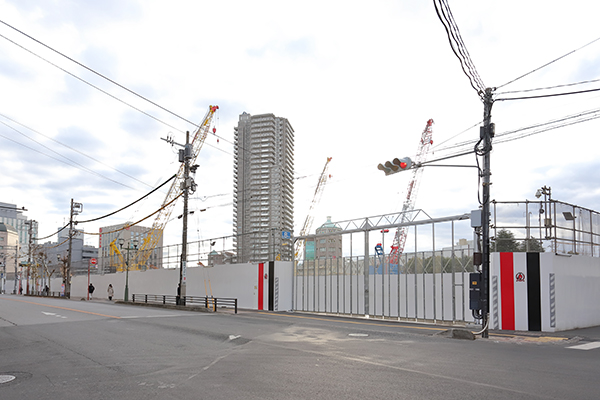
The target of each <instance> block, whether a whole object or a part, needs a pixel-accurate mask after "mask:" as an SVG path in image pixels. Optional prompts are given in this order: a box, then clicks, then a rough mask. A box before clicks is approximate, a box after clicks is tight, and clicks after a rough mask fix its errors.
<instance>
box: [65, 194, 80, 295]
mask: <svg viewBox="0 0 600 400" xmlns="http://www.w3.org/2000/svg"><path fill="white" fill-rule="evenodd" d="M82 211H83V204H81V203H76V202H74V201H73V199H71V213H70V218H69V251H68V253H67V268H66V271H65V275H66V276H65V277H64V279H65V297H68V298H71V261H72V254H71V253H72V250H73V236H74V235H75V232H74V230H73V216H75V215H79V213H81V212H82Z"/></svg>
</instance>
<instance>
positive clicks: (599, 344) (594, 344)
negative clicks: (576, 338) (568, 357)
mask: <svg viewBox="0 0 600 400" xmlns="http://www.w3.org/2000/svg"><path fill="white" fill-rule="evenodd" d="M598 347H600V342H591V343H584V344H578V345H577V346H569V347H567V349H575V350H592V349H597V348H598Z"/></svg>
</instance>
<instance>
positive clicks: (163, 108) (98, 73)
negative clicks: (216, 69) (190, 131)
mask: <svg viewBox="0 0 600 400" xmlns="http://www.w3.org/2000/svg"><path fill="white" fill-rule="evenodd" d="M0 23H2V24H4V25H6V26H7V27H9V28H11V29H13V30H15V31H16V32H18V33H20V34H21V35H23V36H25V37H27V38H29V39H31V40H33V41H34V42H36V43H38V44H40V45H41V46H44V47H45V48H47V49H48V50H50V51H52V52H54V53H56V54H58V55H60V56H62V57H64V58H66V59H67V60H69V61H71V62H73V63H75V64H77V65H79V66H80V67H82V68H84V69H86V70H87V71H89V72H91V73H93V74H95V75H97V76H99V77H101V78H103V79H105V80H107V81H108V82H110V83H112V84H113V85H115V86H117V87H119V88H121V89H123V90H125V91H126V92H128V93H131V94H133V95H134V96H136V97H138V98H140V99H142V100H144V101H146V102H148V103H150V104H152V105H153V106H155V107H158V108H160V109H161V110H163V111H165V112H167V113H169V114H171V115H173V116H174V117H177V118H179V119H181V120H182V121H185V122H187V123H188V124H190V125H192V126H195V127H196V128H200V125H199V124H197V123H195V122H192V121H190V120H189V119H187V118H184V117H182V116H181V115H179V114H177V113H175V112H173V111H171V110H169V109H168V108H166V107H163V106H161V105H160V104H158V103H156V102H154V101H152V100H150V99H148V98H147V97H145V96H142V95H141V94H139V93H137V92H135V91H133V90H131V89H129V88H127V87H125V86H123V85H121V84H120V83H118V82H116V81H115V80H113V79H111V78H109V77H107V76H106V75H103V74H101V73H100V72H98V71H96V70H94V69H92V68H90V67H88V66H86V65H85V64H82V63H80V62H79V61H77V60H75V59H73V58H71V57H69V56H67V55H66V54H64V53H61V52H60V51H58V50H56V49H54V48H52V47H50V46H49V45H47V44H45V43H43V42H41V41H40V40H38V39H36V38H34V37H33V36H31V35H28V34H27V33H25V32H23V31H21V30H19V29H17V28H15V27H14V26H12V25H10V24H8V23H6V22H4V21H2V20H0ZM0 37H2V38H4V39H6V40H8V41H9V42H11V43H13V44H14V45H16V46H18V47H20V48H22V49H23V50H25V51H27V52H29V53H31V54H33V55H34V56H36V57H38V58H40V59H42V60H44V61H46V62H47V63H49V64H51V65H53V66H54V67H56V68H58V69H60V70H61V71H63V72H65V73H67V74H69V75H71V76H72V77H74V78H76V79H78V80H80V81H82V82H84V83H86V84H88V85H90V86H92V87H93V88H95V89H97V90H99V91H101V92H102V93H104V94H106V95H108V96H110V97H112V98H113V99H115V100H117V101H119V102H121V103H123V104H125V105H127V106H129V107H131V108H133V109H135V110H136V111H139V112H141V113H142V114H144V115H146V116H148V117H150V118H152V119H154V120H156V121H157V122H160V123H162V124H165V125H167V126H169V127H170V128H172V129H175V130H176V131H178V132H181V133H185V132H183V131H181V130H179V129H177V128H175V127H173V126H171V125H169V124H168V123H166V122H164V121H161V120H160V119H158V118H156V117H154V116H152V115H150V114H148V113H146V112H144V111H142V110H140V109H138V108H136V107H134V106H132V105H130V104H128V103H126V102H124V101H123V100H121V99H119V98H117V97H115V96H113V95H111V94H110V93H107V92H105V91H104V90H102V89H100V88H98V87H96V86H94V85H93V84H91V83H89V82H87V81H85V80H83V79H81V78H79V77H77V76H76V75H73V74H71V73H70V72H68V71H66V70H65V69H63V68H61V67H59V66H57V65H56V64H53V63H52V62H50V61H48V60H46V59H45V58H43V57H41V56H39V55H37V54H35V53H34V52H32V51H30V50H28V49H26V48H25V47H23V46H21V45H20V44H18V43H16V42H14V41H12V40H10V39H8V38H7V37H5V36H3V35H0ZM211 134H212V135H213V136H215V137H217V138H219V139H221V140H223V141H225V142H227V143H229V144H232V145H233V142H231V141H229V140H228V139H226V138H224V137H222V136H219V135H217V134H216V133H211ZM211 147H214V146H211ZM215 148H216V147H215Z"/></svg>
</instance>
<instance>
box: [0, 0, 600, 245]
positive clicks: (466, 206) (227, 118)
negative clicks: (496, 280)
mask: <svg viewBox="0 0 600 400" xmlns="http://www.w3.org/2000/svg"><path fill="white" fill-rule="evenodd" d="M82 4H83V5H82ZM93 4H95V3H94V2H86V3H73V2H66V1H59V0H56V1H53V2H44V3H38V2H21V1H19V2H14V1H6V0H0V10H2V11H3V12H2V15H3V16H2V18H1V19H2V20H4V21H5V22H7V23H9V24H11V25H14V26H16V27H18V28H19V29H22V30H23V31H25V32H26V33H28V34H30V35H32V36H33V37H35V38H37V39H39V40H41V41H43V42H44V43H46V44H47V45H49V46H52V47H54V48H56V49H57V50H60V51H62V52H64V53H65V54H67V55H68V56H70V57H72V58H74V59H76V60H78V61H81V62H83V63H85V64H86V65H87V66H88V67H90V68H93V69H95V70H97V71H98V72H100V73H103V74H106V75H107V76H109V77H110V78H112V79H114V80H116V81H118V82H119V83H121V84H123V85H124V86H126V87H128V88H130V89H132V90H134V91H136V92H138V93H139V94H141V95H143V96H145V97H147V98H149V99H151V100H152V101H155V102H156V103H158V104H160V105H161V106H163V107H165V108H167V109H168V110H170V111H173V112H174V113H176V114H178V115H180V116H182V117H184V118H186V119H188V120H190V121H193V122H195V123H199V122H200V121H201V120H202V117H203V116H204V115H205V113H206V110H207V108H208V106H209V105H211V104H218V105H219V106H220V111H219V114H218V119H217V120H216V126H217V129H218V131H217V134H219V135H220V136H221V138H222V139H219V141H218V142H217V138H216V137H214V136H212V135H211V136H209V137H208V139H207V141H206V145H205V147H204V149H203V150H202V153H201V155H200V157H199V161H198V163H199V164H200V165H201V167H200V169H199V170H198V175H197V181H198V183H199V189H198V193H197V195H198V196H199V197H201V198H204V196H211V195H216V194H223V193H228V196H219V197H209V198H207V199H206V200H205V201H204V202H203V201H201V200H196V202H197V203H198V205H197V207H198V208H204V207H208V210H207V211H206V212H203V213H199V216H198V221H197V223H198V224H199V227H197V228H193V229H196V232H197V234H198V235H200V234H201V235H204V237H211V236H220V235H227V234H230V233H232V230H231V218H232V214H233V212H232V209H231V206H223V204H227V203H230V202H231V195H230V193H231V192H232V188H233V182H232V176H233V158H232V157H233V156H232V153H233V149H232V145H231V144H230V143H229V142H228V141H231V140H232V138H233V127H234V126H235V125H236V123H237V119H238V115H239V114H240V113H242V112H243V111H246V112H249V113H251V114H260V113H274V114H275V115H277V116H281V117H286V118H288V119H289V120H290V122H291V124H292V126H293V127H294V129H295V134H296V137H295V140H296V143H295V144H296V148H295V164H296V175H297V176H303V175H309V176H308V177H307V178H303V179H298V180H297V181H296V200H295V201H296V203H295V208H296V216H295V220H296V225H297V227H298V230H299V229H300V226H301V225H302V223H303V222H304V218H305V215H306V212H307V211H308V206H309V203H310V201H311V200H312V193H313V192H314V188H315V185H316V182H317V178H318V174H319V173H320V172H321V170H322V168H323V165H324V163H325V160H326V157H333V160H332V162H331V166H330V171H331V174H332V179H331V180H330V183H329V184H328V185H327V187H326V188H325V192H324V195H323V200H322V202H321V205H320V206H319V208H318V210H317V211H316V216H315V224H314V225H315V226H317V225H319V224H321V223H322V222H323V221H324V220H325V217H326V216H327V215H331V216H332V217H333V220H334V221H335V220H340V219H350V218H358V217H361V216H370V215H377V214H383V213H388V212H394V211H397V210H399V209H400V207H401V204H402V200H403V198H404V191H405V189H406V186H407V184H408V181H409V178H410V177H409V175H408V174H397V175H394V176H391V177H384V176H383V174H382V173H381V172H380V171H378V170H377V169H376V165H377V164H378V163H379V162H382V161H385V160H388V159H392V158H394V157H397V156H412V155H414V154H415V150H416V148H417V144H418V140H419V138H420V133H421V131H422V130H423V128H424V126H425V123H426V121H427V120H428V119H429V118H433V119H434V121H435V125H434V127H433V137H434V145H435V146H437V145H438V144H440V143H442V142H445V141H446V140H449V142H447V143H443V144H441V145H439V146H438V147H436V152H435V153H434V154H432V156H431V157H432V158H433V157H436V156H437V155H438V154H440V155H441V154H442V153H443V152H442V151H441V149H442V148H443V147H445V146H447V145H449V144H452V143H456V142H460V141H467V140H474V139H476V138H477V137H478V134H479V133H478V128H474V129H471V130H469V131H467V132H465V133H463V134H462V135H459V136H457V137H456V138H452V137H453V136H455V135H456V134H458V133H459V132H461V131H463V130H464V129H465V128H467V127H469V126H471V125H474V124H476V123H477V122H478V121H480V120H481V119H482V115H483V107H482V104H481V102H480V100H479V98H478V97H477V95H476V93H475V92H474V91H473V89H472V88H471V87H470V85H469V82H468V80H467V78H466V76H465V75H464V74H463V73H462V70H461V69H460V65H459V62H458V60H457V59H456V57H455V56H454V54H452V52H451V50H450V47H449V44H448V40H447V38H446V33H445V31H444V29H443V27H442V25H441V23H440V22H439V20H438V18H437V16H436V14H435V11H434V9H433V6H432V4H422V3H421V2H387V1H374V2H369V3H368V4H367V3H364V2H351V1H350V2H348V1H345V2H341V1H331V2H301V3H300V2H297V3H290V2H274V1H259V2H243V1H230V2H193V1H174V2H162V1H144V2H135V1H119V2H113V3H110V4H108V5H106V4H103V6H102V7H101V8H100V9H98V7H95V6H94V5H93ZM559 4H562V3H556V4H554V5H553V2H550V3H548V2H546V3H545V6H544V7H539V6H537V5H535V6H534V5H533V4H529V3H523V2H518V1H504V2H500V3H498V2H491V3H490V2H466V3H460V2H458V3H456V2H455V3H453V4H451V6H452V11H453V15H454V17H455V19H456V21H457V23H458V25H459V27H460V30H461V33H462V36H463V39H464V42H465V44H466V46H467V48H468V50H469V52H470V54H471V57H472V59H473V62H474V63H475V65H476V67H477V70H478V72H479V74H480V75H481V77H482V79H483V81H484V82H485V83H486V84H487V85H489V86H498V85H502V84H504V83H506V82H508V81H510V80H512V79H514V78H516V77H518V76H520V75H522V74H524V73H526V72H529V71H531V70H533V69H534V68H537V67H539V66H541V65H543V64H545V63H547V62H549V61H551V60H553V59H555V58H557V57H559V56H561V55H563V54H565V53H567V52H569V51H571V50H573V49H575V48H578V47H579V46H582V45H583V44H585V43H588V42H590V41H591V40H593V39H595V35H596V34H597V32H596V29H595V26H596V21H595V18H596V17H595V16H596V15H597V12H596V11H598V7H599V6H597V5H596V3H594V2H592V1H589V0H588V1H575V2H572V3H569V7H564V6H559ZM0 34H2V35H4V36H6V37H8V38H10V39H12V40H14V41H16V42H18V43H20V44H21V45H23V46H25V47H26V48H28V49H30V50H32V51H34V52H35V53H37V54H39V55H40V56H43V57H44V58H47V59H48V60H50V61H52V62H54V63H56V64H57V65H59V66H61V67H62V68H65V69H67V70H68V71H70V72H72V73H74V74H76V75H77V76H80V77H82V78H83V79H85V80H87V81H90V82H92V83H93V84H95V85H98V86H99V87H101V88H102V89H103V90H105V91H107V92H109V93H110V94H112V95H113V96H116V97H118V98H120V99H122V100H123V101H125V102H127V103H129V104H131V105H133V106H134V107H137V108H139V109H141V110H143V111H144V112H147V113H149V114H151V115H153V116H155V117H156V118H158V119H160V120H161V121H164V122H165V123H166V124H169V125H171V126H173V127H174V128H170V127H168V126H165V125H164V124H161V123H159V122H157V121H155V120H153V119H151V118H148V117H147V116H144V115H143V114H141V113H139V112H138V111H135V110H133V109H131V108H129V107H127V106H126V105H124V104H122V103H119V102H117V101H115V100H114V99H112V98H110V97H108V96H106V95H104V94H102V93H99V92H97V91H96V90H94V89H92V88H90V87H89V86H87V85H85V84H83V83H81V82H79V81H77V80H75V79H74V78H72V77H70V76H67V75H66V74H65V73H64V72H62V71H60V70H58V69H56V68H55V67H52V66H50V65H49V64H47V63H45V62H44V61H42V60H40V59H39V58H36V57H34V56H32V55H31V54H28V53H27V52H25V51H23V50H22V49H20V48H18V47H17V46H15V45H14V44H12V43H10V42H8V41H6V40H4V39H2V38H0V54H2V56H0V57H1V60H0V61H2V62H1V67H0V87H2V88H3V94H4V95H3V96H1V97H0V113H1V114H4V115H7V116H9V117H11V118H14V119H16V120H17V121H19V122H21V123H23V124H26V125H28V126H30V127H32V128H33V129H36V130H38V131H39V132H41V133H43V134H44V135H47V136H49V137H52V138H55V139H57V140H60V141H62V142H64V143H65V144H68V145H69V146H72V147H74V148H76V149H77V150H79V151H81V152H84V153H86V154H88V155H90V156H92V157H93V158H95V159H97V160H99V161H101V162H102V163H103V164H105V165H103V164H99V163H97V162H95V161H93V160H91V159H89V158H85V157H82V156H81V155H80V154H77V153H73V152H72V151H69V150H66V149H64V148H62V147H60V146H57V145H56V144H54V143H52V142H51V141H48V140H47V139H44V138H43V137H40V136H36V135H33V136H34V137H35V138H36V140H39V141H41V142H43V143H45V144H47V145H48V146H50V147H51V148H52V149H54V150H55V151H58V152H60V153H61V154H64V155H66V156H68V157H70V158H73V159H76V160H77V161H78V162H81V163H82V164H83V165H85V167H87V168H90V169H92V170H94V171H96V172H98V173H101V174H103V175H105V176H107V177H109V178H110V179H113V180H117V181H119V182H121V183H122V184H124V185H126V186H129V187H131V188H132V189H129V188H127V187H124V186H123V185H117V184H114V183H112V182H110V181H109V180H107V179H101V178H98V177H97V176H94V175H91V174H89V173H87V172H84V171H82V170H80V169H74V168H72V167H67V166H65V165H64V164H61V163H59V162H57V161H55V160H52V159H51V158H49V157H45V156H42V155H40V154H39V153H35V152H33V151H31V150H28V149H27V148H25V147H22V146H16V145H14V143H13V142H10V141H8V140H6V139H4V138H0V160H1V161H0V168H1V170H2V179H0V201H8V202H13V203H16V204H18V205H19V206H25V207H26V208H28V209H29V210H30V211H28V213H27V215H28V216H29V217H30V218H34V219H36V220H39V221H40V233H41V234H47V233H49V232H50V231H52V230H53V229H55V228H56V227H58V226H59V225H60V226H62V223H63V222H64V219H65V218H67V217H68V207H69V201H70V199H71V198H74V199H75V201H78V202H82V203H84V214H82V216H81V217H82V219H84V218H83V217H84V216H85V218H92V217H96V216H98V215H100V214H102V213H106V212H109V211H113V210H115V209H117V208H120V207H122V206H123V205H125V204H128V203H129V202H131V201H133V200H135V199H136V198H138V197H140V196H141V195H143V193H145V192H147V191H148V187H147V186H146V185H144V184H141V183H140V182H137V181H135V180H132V179H130V178H127V177H125V176H124V175H122V174H119V173H117V172H115V171H114V170H112V169H111V168H109V167H107V165H108V166H110V167H113V168H117V169H119V170H122V171H124V172H126V173H128V174H131V175H132V176H135V177H136V178H137V179H139V180H140V181H142V182H144V183H146V184H149V185H155V184H157V183H161V182H163V181H164V180H165V179H167V178H168V177H169V176H171V175H172V174H174V173H176V171H177V168H178V167H179V163H178V162H177V155H176V149H172V148H171V146H170V145H168V144H167V143H166V142H164V141H162V140H161V138H166V137H167V135H172V136H173V137H174V138H175V139H176V141H178V142H180V143H182V142H183V141H184V140H185V137H184V134H183V133H182V132H184V131H185V130H190V131H193V130H194V127H193V126H192V125H190V124H188V123H186V122H184V121H182V120H181V119H179V118H177V117H176V116H173V115H171V114H169V113H168V112H166V111H164V110H161V109H159V108H156V107H154V106H152V105H151V104H149V103H147V102H145V101H143V100H142V99H139V98H137V97H135V96H133V95H132V94H130V93H127V92H126V91H124V90H122V89H120V88H117V87H115V86H114V85H111V84H109V83H108V82H106V81H104V80H102V79H100V78H98V77H96V76H94V75H93V74H91V73H89V72H88V71H85V70H84V69H82V68H81V67H78V66H76V65H75V64H73V63H70V62H69V61H67V60H65V59H64V58H61V57H60V56H57V55H56V54H53V53H52V52H51V51H49V50H48V49H44V48H43V47H42V46H40V45H39V44H36V43H34V42H32V41H31V40H29V39H26V38H25V37H23V36H22V35H19V34H18V33H16V32H15V31H13V30H11V29H10V28H8V27H6V26H4V25H2V26H0ZM598 46H600V42H598V43H596V44H593V45H590V46H588V47H586V48H584V49H582V50H580V51H578V52H576V53H574V54H573V55H571V56H569V57H566V58H565V59H563V60H561V61H558V62H556V63H554V64H552V65H551V66H549V67H547V68H544V69H542V70H540V71H539V72H536V73H533V74H531V75H529V76H527V77H526V78H523V79H522V80H520V81H517V82H515V83H514V84H511V85H508V86H506V87H504V88H501V89H499V90H498V91H507V90H515V89H529V88H536V87H546V86H552V85H557V84H564V83H569V82H573V81H576V80H590V79H598V78H600V77H599V76H598V75H597V70H598V69H597V68H595V66H596V65H597V60H598V57H597V49H598ZM589 87H594V85H593V84H592V85H591V86H589ZM568 90H570V89H568ZM598 98H599V97H598V95H596V94H593V93H592V94H587V95H578V96H567V97H561V98H553V99H543V100H523V101H511V102H508V101H506V102H497V103H496V104H495V105H494V108H493V113H492V115H493V120H494V122H495V123H496V129H497V132H505V131H508V130H511V129H516V128H520V127H524V126H528V125H531V124H534V123H538V122H545V121H548V120H551V119H554V118H558V117H561V116H564V115H569V114H573V113H575V112H578V111H582V110H588V109H593V108H597V107H598V106H599V103H600V102H599V101H598ZM2 120H3V121H4V122H7V121H5V120H4V119H2ZM599 126H600V125H599V123H598V122H597V121H592V122H588V123H585V124H581V125H574V126H571V127H568V128H562V129H559V130H556V131H550V132H546V133H542V134H539V135H535V136H532V137H529V138H525V139H520V140H516V141H514V142H509V143H505V144H497V145H496V146H495V147H494V152H493V154H492V173H493V175H492V182H493V186H492V196H493V197H494V198H496V199H503V200H520V199H523V198H526V197H529V198H531V197H532V196H533V193H535V190H536V189H537V188H538V187H540V186H543V185H552V187H553V193H556V195H555V197H556V198H558V199H561V200H565V201H570V202H577V201H586V202H589V203H590V204H595V203H596V201H594V198H593V196H591V195H589V194H588V195H582V194H581V193H580V186H576V185H574V184H571V185H569V184H568V182H569V179H571V182H572V181H573V178H569V177H572V176H580V177H581V176H585V178H586V179H587V181H588V184H589V186H590V187H595V186H598V182H597V180H598V178H597V177H596V176H595V175H594V174H593V173H590V169H589V168H590V165H591V162H592V161H594V160H595V158H596V155H595V154H596V150H595V146H594V144H595V132H597V130H598V127H599ZM19 129H22V128H19ZM0 134H2V135H5V136H7V137H9V138H11V139H14V140H18V141H20V142H23V143H25V142H26V140H24V139H23V138H22V136H21V135H19V134H17V133H15V132H12V131H10V130H9V129H7V128H5V127H4V126H0ZM29 134H31V133H30V132H29ZM209 145H210V146H214V147H210V146H209ZM32 147H33V146H32ZM36 148H37V147H36ZM40 151H44V152H45V150H42V149H40ZM453 162H456V163H465V164H474V156H472V155H470V156H464V157H462V158H461V159H456V160H449V162H447V163H453ZM477 189H478V188H477V174H476V171H475V170H474V169H470V168H441V167H440V168H434V167H430V168H426V169H425V171H424V174H423V177H422V179H421V182H420V191H419V197H418V199H417V207H421V208H423V209H425V210H426V211H427V212H428V213H429V214H430V215H432V216H445V215H449V214H458V213H462V212H468V211H469V210H471V209H475V208H476V207H477ZM592 193H594V192H592ZM562 195H564V197H562ZM164 196H165V192H164V191H163V192H161V193H160V194H155V195H153V196H151V198H149V199H147V200H145V201H144V202H142V203H141V204H140V205H139V206H136V207H135V209H136V210H137V211H133V210H128V211H127V212H126V213H124V215H123V216H120V217H118V218H117V217H113V218H111V219H110V220H107V221H102V222H98V223H92V224H88V225H86V226H85V229H86V231H88V230H89V231H97V228H98V227H99V226H102V225H109V224H115V223H120V222H122V221H123V219H130V220H132V219H134V218H137V217H141V216H144V215H146V214H148V213H150V212H152V211H154V210H155V209H156V208H158V206H159V205H160V204H161V203H162V201H163V199H164ZM61 204H62V206H61ZM86 204H89V205H90V206H89V207H87V206H86ZM581 205H582V206H587V207H590V206H589V205H588V204H581ZM92 213H93V214H94V215H92ZM176 213H177V211H175V212H174V215H175V214H176ZM149 224H150V222H149V223H148V225H149ZM179 229H180V227H179V225H178V224H177V222H175V223H174V224H173V223H171V224H170V226H169V232H168V240H169V241H170V242H172V243H174V242H176V241H179V240H180V234H179Z"/></svg>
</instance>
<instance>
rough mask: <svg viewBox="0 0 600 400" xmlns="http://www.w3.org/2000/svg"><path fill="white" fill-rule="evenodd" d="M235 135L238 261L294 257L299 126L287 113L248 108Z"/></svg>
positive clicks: (235, 202)
mask: <svg viewBox="0 0 600 400" xmlns="http://www.w3.org/2000/svg"><path fill="white" fill-rule="evenodd" d="M234 134H235V161H234V183H233V192H234V199H233V202H234V203H233V207H234V215H233V229H234V234H235V248H236V254H237V262H254V261H269V260H291V259H292V255H293V246H292V242H291V239H290V235H291V232H292V230H293V227H294V129H293V128H292V126H291V125H290V123H289V121H288V120H287V119H286V118H280V117H276V116H274V115H273V114H261V115H250V114H248V113H246V112H244V113H242V114H241V115H240V118H239V121H238V126H237V127H236V128H234Z"/></svg>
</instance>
